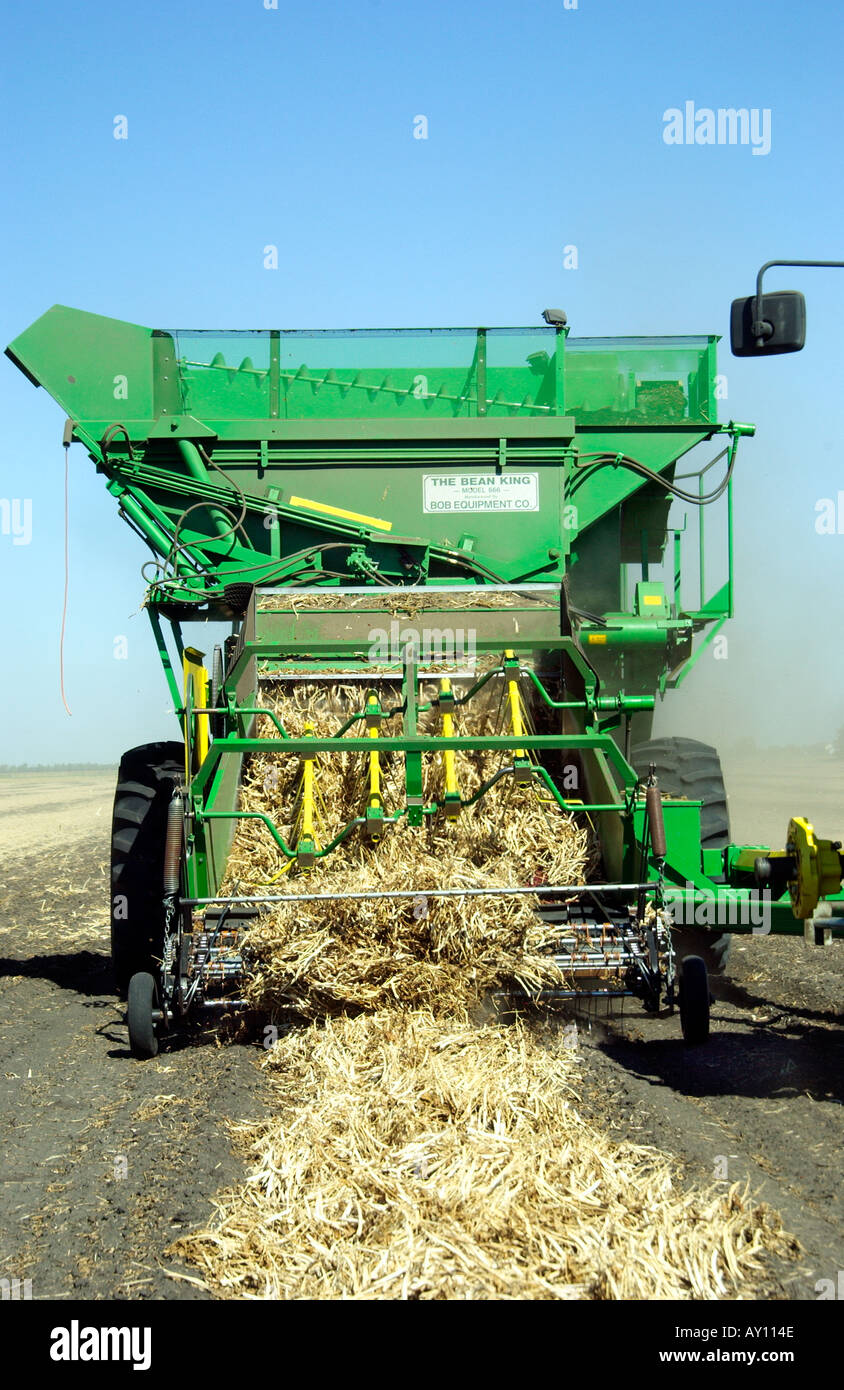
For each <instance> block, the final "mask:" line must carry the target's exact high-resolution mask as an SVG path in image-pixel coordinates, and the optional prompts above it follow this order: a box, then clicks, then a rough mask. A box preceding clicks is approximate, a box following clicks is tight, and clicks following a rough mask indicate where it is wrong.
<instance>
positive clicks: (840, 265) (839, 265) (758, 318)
mask: <svg viewBox="0 0 844 1390" xmlns="http://www.w3.org/2000/svg"><path fill="white" fill-rule="evenodd" d="M775 265H810V266H811V265H814V266H826V267H828V268H831V269H833V270H844V261H766V262H765V264H764V265H763V266H761V267H760V269H759V274H758V275H757V276H756V302H755V303H754V305H753V324H752V332H753V336H754V337H755V339H756V346H757V347H758V348H761V347H764V346H765V340H766V339H767V338H770V337H771V334H772V333H773V331H774V326H773V324H772V323H768V322H767V321H766V320H765V319H763V318H762V276H763V275H764V274H765V271H766V270H770V269H771V267H772V266H775Z"/></svg>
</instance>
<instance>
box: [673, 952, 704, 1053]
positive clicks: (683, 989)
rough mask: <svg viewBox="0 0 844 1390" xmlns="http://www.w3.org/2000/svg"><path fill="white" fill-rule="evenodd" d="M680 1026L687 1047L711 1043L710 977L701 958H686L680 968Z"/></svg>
mask: <svg viewBox="0 0 844 1390" xmlns="http://www.w3.org/2000/svg"><path fill="white" fill-rule="evenodd" d="M680 1025H681V1027H682V1029H683V1042H684V1043H685V1044H686V1046H687V1047H700V1045H701V1044H702V1043H705V1042H708V1041H709V975H708V973H707V969H706V961H705V960H703V958H702V957H701V956H686V957H685V959H684V960H683V962H682V964H681V966H680Z"/></svg>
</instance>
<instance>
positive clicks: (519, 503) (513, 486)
mask: <svg viewBox="0 0 844 1390" xmlns="http://www.w3.org/2000/svg"><path fill="white" fill-rule="evenodd" d="M422 490H423V491H422V495H423V510H424V511H426V512H536V511H539V474H538V473H425V474H424V475H423V479H422Z"/></svg>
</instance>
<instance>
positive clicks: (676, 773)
mask: <svg viewBox="0 0 844 1390" xmlns="http://www.w3.org/2000/svg"><path fill="white" fill-rule="evenodd" d="M631 761H632V763H633V767H634V768H635V770H636V772H637V773H638V774H639V776H640V777H647V775H648V769H649V767H650V764H651V763H653V764H654V767H655V770H656V776H657V780H658V782H659V789H660V791H662V792H668V794H669V795H670V796H684V797H687V798H688V800H689V801H702V802H703V805H702V806H701V808H700V830H701V847H702V848H703V849H723V847H724V846H725V845H727V844H729V842H730V816H729V811H728V810H727V792H726V788H725V786H724V774H723V772H722V771H721V760H720V758H719V757H718V753H717V751H716V749H714V748H712V747H711V746H710V745H709V744H708V743H698V742H697V740H696V739H693V738H654V739H651V740H650V741H649V742H648V743H640V744H638V745H637V746H636V747H635V748H634V749H633V752H632V754H631ZM730 941H731V937H730V933H729V932H711V931H697V930H695V928H694V927H678V928H676V929H675V932H674V944H675V948H676V950H677V954H678V956H679V957H680V959H681V960H682V959H684V958H685V957H686V956H700V957H701V958H702V959H703V960H704V961H705V962H706V968H707V971H708V972H709V974H710V975H723V974H724V972H725V970H726V968H727V961H728V958H729V954H730Z"/></svg>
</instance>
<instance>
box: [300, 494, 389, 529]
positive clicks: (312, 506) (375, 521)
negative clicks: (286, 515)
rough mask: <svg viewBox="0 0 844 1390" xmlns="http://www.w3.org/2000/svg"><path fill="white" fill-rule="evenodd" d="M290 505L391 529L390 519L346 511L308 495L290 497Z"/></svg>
mask: <svg viewBox="0 0 844 1390" xmlns="http://www.w3.org/2000/svg"><path fill="white" fill-rule="evenodd" d="M288 506H291V507H305V508H306V509H307V510H308V511H310V512H320V513H321V514H322V515H323V516H340V517H342V518H343V520H344V521H357V522H359V523H360V525H361V526H373V527H375V529H376V531H392V529H393V523H392V521H384V520H382V518H381V517H378V516H364V515H363V513H362V512H347V511H346V509H345V507H330V506H329V505H328V503H327V502H313V501H311V499H310V498H308V497H291V498H290V501H289V503H288Z"/></svg>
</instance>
